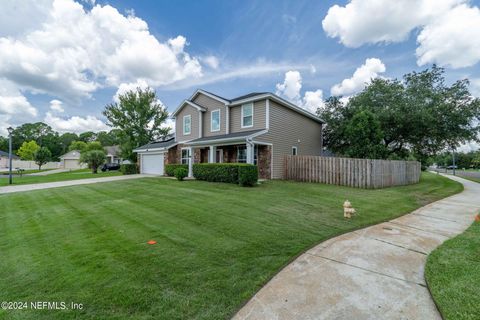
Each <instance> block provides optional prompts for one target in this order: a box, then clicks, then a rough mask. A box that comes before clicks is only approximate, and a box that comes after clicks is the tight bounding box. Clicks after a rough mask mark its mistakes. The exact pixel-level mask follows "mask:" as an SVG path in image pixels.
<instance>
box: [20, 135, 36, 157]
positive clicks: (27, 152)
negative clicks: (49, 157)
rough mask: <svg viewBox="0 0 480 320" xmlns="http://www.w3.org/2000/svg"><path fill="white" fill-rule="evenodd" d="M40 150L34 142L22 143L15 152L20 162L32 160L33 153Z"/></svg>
mask: <svg viewBox="0 0 480 320" xmlns="http://www.w3.org/2000/svg"><path fill="white" fill-rule="evenodd" d="M39 149H40V146H39V145H38V144H37V143H36V142H35V141H33V140H32V141H28V142H26V141H25V142H23V143H22V145H21V147H20V149H18V151H17V155H18V156H19V157H20V159H22V160H33V159H34V155H35V152H37V150H39Z"/></svg>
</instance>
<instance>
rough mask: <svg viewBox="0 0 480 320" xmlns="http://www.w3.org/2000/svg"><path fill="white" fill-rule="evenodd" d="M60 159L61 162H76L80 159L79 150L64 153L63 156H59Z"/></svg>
mask: <svg viewBox="0 0 480 320" xmlns="http://www.w3.org/2000/svg"><path fill="white" fill-rule="evenodd" d="M60 159H62V160H65V159H67V160H78V159H80V151H79V150H72V151H69V152H67V153H65V154H64V155H61V156H60Z"/></svg>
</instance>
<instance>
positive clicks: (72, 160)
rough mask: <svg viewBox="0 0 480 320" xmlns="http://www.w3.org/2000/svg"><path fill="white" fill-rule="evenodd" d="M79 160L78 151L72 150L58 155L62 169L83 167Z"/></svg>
mask: <svg viewBox="0 0 480 320" xmlns="http://www.w3.org/2000/svg"><path fill="white" fill-rule="evenodd" d="M79 161H80V151H78V150H72V151H69V152H67V153H65V154H64V155H63V156H60V163H61V167H62V168H63V169H83V168H85V167H86V166H85V165H84V164H82V163H80V162H79Z"/></svg>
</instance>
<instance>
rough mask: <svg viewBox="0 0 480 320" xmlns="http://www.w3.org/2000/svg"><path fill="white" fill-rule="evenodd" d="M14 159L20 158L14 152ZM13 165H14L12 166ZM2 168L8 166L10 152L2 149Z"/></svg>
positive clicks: (0, 156) (0, 151) (0, 154)
mask: <svg viewBox="0 0 480 320" xmlns="http://www.w3.org/2000/svg"><path fill="white" fill-rule="evenodd" d="M12 159H13V160H20V157H18V156H16V155H15V154H12ZM12 167H13V166H12ZM0 168H8V152H5V151H2V150H0Z"/></svg>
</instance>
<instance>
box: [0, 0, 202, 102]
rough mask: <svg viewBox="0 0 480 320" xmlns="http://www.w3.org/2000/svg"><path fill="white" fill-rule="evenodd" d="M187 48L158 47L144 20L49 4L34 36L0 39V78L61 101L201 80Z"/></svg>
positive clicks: (60, 1) (64, 0)
mask: <svg viewBox="0 0 480 320" xmlns="http://www.w3.org/2000/svg"><path fill="white" fill-rule="evenodd" d="M47 7H48V6H47ZM187 45H188V44H187V41H186V38H185V37H183V36H178V37H176V38H173V39H169V40H167V41H166V42H160V41H159V40H158V39H157V38H156V37H155V36H153V35H152V34H151V33H150V31H149V29H148V25H147V23H146V22H145V21H144V20H142V19H140V18H138V17H135V16H132V15H128V16H124V15H122V14H121V13H119V12H118V10H117V9H115V8H114V7H112V6H110V5H105V6H102V5H99V4H97V5H95V6H94V7H93V8H92V9H91V10H85V8H84V7H83V6H82V5H81V4H80V3H77V2H74V1H73V0H54V1H53V3H52V5H51V6H50V9H49V11H48V13H47V15H46V17H45V18H44V21H43V23H41V24H40V25H37V28H36V29H35V30H31V29H28V30H25V31H24V32H22V33H20V34H14V35H8V36H4V37H0V77H4V78H8V79H9V80H10V81H12V82H15V83H16V84H17V85H18V86H19V87H21V88H24V89H27V90H30V91H32V92H39V93H49V94H52V95H55V96H58V97H64V98H80V97H89V96H90V95H91V93H92V92H94V91H95V90H97V89H98V88H100V87H104V86H118V85H120V84H121V83H124V82H132V81H136V80H137V79H143V80H145V81H148V82H149V83H150V84H152V85H156V86H161V85H166V84H170V83H173V82H175V81H178V80H181V79H185V78H187V77H189V78H190V77H191V78H196V77H200V76H201V75H202V67H201V65H200V62H199V60H198V59H197V58H196V57H192V56H190V55H189V54H188V53H187V52H186V51H185V48H186V46H187Z"/></svg>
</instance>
